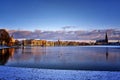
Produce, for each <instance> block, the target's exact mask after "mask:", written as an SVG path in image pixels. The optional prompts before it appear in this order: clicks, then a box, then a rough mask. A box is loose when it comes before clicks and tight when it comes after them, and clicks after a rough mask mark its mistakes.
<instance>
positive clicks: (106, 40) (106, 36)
mask: <svg viewBox="0 0 120 80" xmlns="http://www.w3.org/2000/svg"><path fill="white" fill-rule="evenodd" d="M105 42H106V43H108V35H107V32H106V34H105Z"/></svg>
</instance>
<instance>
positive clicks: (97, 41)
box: [96, 33, 108, 44]
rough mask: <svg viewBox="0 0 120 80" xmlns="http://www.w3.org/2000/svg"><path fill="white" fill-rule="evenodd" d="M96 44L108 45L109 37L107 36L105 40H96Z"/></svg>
mask: <svg viewBox="0 0 120 80" xmlns="http://www.w3.org/2000/svg"><path fill="white" fill-rule="evenodd" d="M96 44H108V36H107V33H106V34H105V39H100V40H96Z"/></svg>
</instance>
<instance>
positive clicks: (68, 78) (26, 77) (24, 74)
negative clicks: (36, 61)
mask: <svg viewBox="0 0 120 80" xmlns="http://www.w3.org/2000/svg"><path fill="white" fill-rule="evenodd" d="M0 80H120V72H109V71H81V70H50V69H36V68H16V67H6V66H0Z"/></svg>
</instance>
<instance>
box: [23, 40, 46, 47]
mask: <svg viewBox="0 0 120 80" xmlns="http://www.w3.org/2000/svg"><path fill="white" fill-rule="evenodd" d="M46 44H47V41H46V40H35V39H30V40H23V41H22V45H23V46H46Z"/></svg>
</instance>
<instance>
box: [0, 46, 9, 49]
mask: <svg viewBox="0 0 120 80" xmlns="http://www.w3.org/2000/svg"><path fill="white" fill-rule="evenodd" d="M3 48H9V47H8V46H0V49H3Z"/></svg>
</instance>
